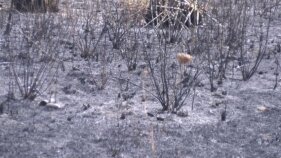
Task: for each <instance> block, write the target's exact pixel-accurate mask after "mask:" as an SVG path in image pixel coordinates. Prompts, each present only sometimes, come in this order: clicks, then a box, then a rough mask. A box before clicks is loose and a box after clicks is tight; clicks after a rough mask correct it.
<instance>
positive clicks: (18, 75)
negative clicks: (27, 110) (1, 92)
mask: <svg viewBox="0 0 281 158" xmlns="http://www.w3.org/2000/svg"><path fill="white" fill-rule="evenodd" d="M13 18H17V19H19V21H17V22H19V23H17V24H15V25H17V27H15V26H14V27H13V31H12V32H11V34H10V35H9V36H6V43H5V46H6V48H7V51H8V56H9V62H10V73H11V74H12V76H13V81H12V82H11V83H10V84H11V85H12V86H13V85H14V86H16V87H17V88H16V89H15V90H18V91H15V92H14V93H16V92H19V94H20V95H21V96H22V97H23V98H25V99H34V98H35V97H36V96H37V95H40V94H42V93H43V92H46V90H48V89H49V88H50V87H51V86H52V85H54V84H56V80H57V76H56V74H58V72H59V71H60V68H62V66H63V61H62V58H61V57H62V56H63V53H62V52H61V50H60V45H59V43H60V41H59V40H60V38H61V36H62V34H58V32H60V30H61V29H62V28H61V25H60V24H59V23H57V22H56V21H57V19H56V18H55V17H53V16H52V15H49V14H40V15H29V14H27V15H15V16H14V17H13ZM13 20H15V19H13Z"/></svg>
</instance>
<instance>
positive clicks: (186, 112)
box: [177, 111, 188, 117]
mask: <svg viewBox="0 0 281 158" xmlns="http://www.w3.org/2000/svg"><path fill="white" fill-rule="evenodd" d="M177 115H178V116H179V117H188V111H178V112H177Z"/></svg>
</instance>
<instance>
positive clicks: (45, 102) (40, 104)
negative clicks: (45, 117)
mask: <svg viewBox="0 0 281 158" xmlns="http://www.w3.org/2000/svg"><path fill="white" fill-rule="evenodd" d="M47 104H48V102H47V101H45V100H42V101H40V103H39V106H46V105H47Z"/></svg>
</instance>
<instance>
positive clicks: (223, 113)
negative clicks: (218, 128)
mask: <svg viewBox="0 0 281 158" xmlns="http://www.w3.org/2000/svg"><path fill="white" fill-rule="evenodd" d="M225 120H226V111H223V112H222V113H221V121H225Z"/></svg>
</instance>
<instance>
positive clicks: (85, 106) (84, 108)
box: [83, 104, 91, 111]
mask: <svg viewBox="0 0 281 158" xmlns="http://www.w3.org/2000/svg"><path fill="white" fill-rule="evenodd" d="M90 107H91V105H90V104H87V105H85V104H83V111H86V110H88V109H89V108H90Z"/></svg>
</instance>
